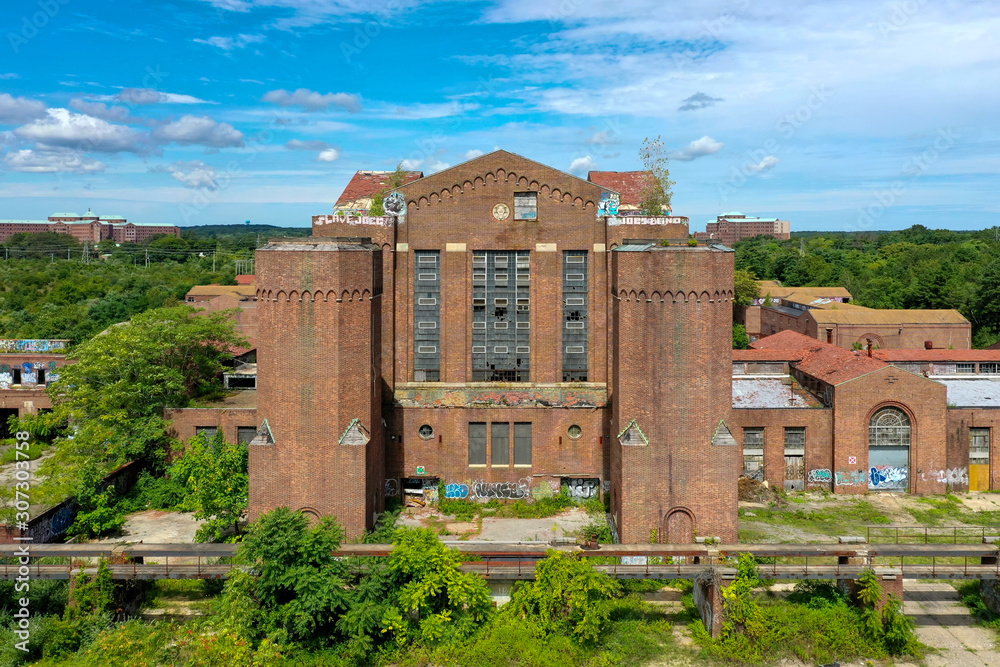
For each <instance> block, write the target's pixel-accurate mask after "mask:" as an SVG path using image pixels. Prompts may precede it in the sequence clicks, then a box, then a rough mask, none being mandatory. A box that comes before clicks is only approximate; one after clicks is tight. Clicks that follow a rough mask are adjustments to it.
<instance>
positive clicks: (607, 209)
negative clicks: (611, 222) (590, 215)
mask: <svg viewBox="0 0 1000 667" xmlns="http://www.w3.org/2000/svg"><path fill="white" fill-rule="evenodd" d="M620 201H621V197H620V196H619V195H618V194H617V193H615V192H602V193H601V201H600V203H599V204H598V205H597V217H598V218H603V217H605V216H611V217H613V216H616V215H618V204H619V202H620Z"/></svg>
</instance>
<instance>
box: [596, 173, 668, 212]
mask: <svg viewBox="0 0 1000 667" xmlns="http://www.w3.org/2000/svg"><path fill="white" fill-rule="evenodd" d="M652 178H653V174H652V172H649V171H592V172H590V173H589V174H587V180H588V181H590V182H591V183H595V184H597V185H600V186H601V187H602V188H608V189H609V190H614V191H615V192H617V193H618V194H620V195H621V201H620V203H619V206H620V207H621V206H627V207H630V208H631V207H634V208H639V207H640V206H641V205H642V200H643V195H644V194H645V190H646V187H647V185H648V184H649V182H650V181H651V180H652Z"/></svg>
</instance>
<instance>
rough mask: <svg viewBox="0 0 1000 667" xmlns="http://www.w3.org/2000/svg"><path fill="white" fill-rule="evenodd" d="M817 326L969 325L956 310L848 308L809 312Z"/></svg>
mask: <svg viewBox="0 0 1000 667" xmlns="http://www.w3.org/2000/svg"><path fill="white" fill-rule="evenodd" d="M809 316H810V317H812V318H813V319H814V320H815V321H816V323H817V324H884V325H889V326H896V325H900V324H969V320H967V319H965V317H963V316H962V314H961V313H960V312H958V311H957V310H895V309H875V308H850V309H838V310H810V311H809Z"/></svg>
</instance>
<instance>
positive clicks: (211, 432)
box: [194, 426, 219, 438]
mask: <svg viewBox="0 0 1000 667" xmlns="http://www.w3.org/2000/svg"><path fill="white" fill-rule="evenodd" d="M194 432H195V435H204V436H205V437H206V438H214V437H215V436H216V435H218V433H219V427H218V426H195V427H194Z"/></svg>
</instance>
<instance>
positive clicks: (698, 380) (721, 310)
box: [250, 151, 739, 541]
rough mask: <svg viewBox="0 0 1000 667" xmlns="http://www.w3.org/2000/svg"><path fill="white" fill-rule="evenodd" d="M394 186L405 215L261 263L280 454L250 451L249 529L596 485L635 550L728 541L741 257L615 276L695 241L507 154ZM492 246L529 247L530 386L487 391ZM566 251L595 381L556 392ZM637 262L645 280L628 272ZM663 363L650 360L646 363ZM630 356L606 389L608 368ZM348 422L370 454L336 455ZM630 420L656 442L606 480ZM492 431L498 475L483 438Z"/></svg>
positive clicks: (294, 244) (359, 221)
mask: <svg viewBox="0 0 1000 667" xmlns="http://www.w3.org/2000/svg"><path fill="white" fill-rule="evenodd" d="M398 192H400V193H402V195H403V197H404V199H405V203H406V212H405V217H401V218H400V219H398V221H397V220H396V219H394V218H391V217H386V218H364V217H362V218H356V217H355V218H352V217H345V216H338V215H322V216H315V217H314V219H313V233H314V235H315V236H314V237H313V238H312V239H299V240H293V239H288V240H282V241H275V242H272V243H270V244H269V245H268V246H266V247H265V248H263V249H261V250H259V251H258V254H257V271H256V275H257V283H256V286H257V290H258V304H257V305H258V308H257V310H258V314H257V321H258V356H257V359H258V387H259V390H258V397H259V400H258V404H257V405H258V410H257V415H258V420H259V421H264V420H267V422H268V425H269V426H270V430H271V434H272V437H273V441H274V444H263V440H267V438H262V439H259V440H257V441H255V443H258V442H259V443H260V444H253V445H252V446H251V459H250V466H251V467H250V471H251V489H250V512H251V517H256V516H259V515H260V513H262V512H264V511H267V510H268V509H270V508H272V507H276V506H278V505H287V506H290V507H292V508H293V509H302V510H306V511H313V512H315V513H316V514H319V515H323V514H334V515H336V516H338V518H340V520H341V521H342V522H343V523H344V524H345V525H346V526H347V528H348V532H349V533H350V534H351V535H356V534H358V533H359V532H360V531H361V530H362V529H364V528H365V527H370V526H371V524H372V520H373V516H374V512H377V511H378V510H380V509H381V508H382V506H383V502H384V496H385V495H394V494H396V493H400V492H401V491H402V490H403V489H404V488H407V486H406V485H409V486H412V485H413V484H427V485H432V486H433V487H434V488H436V485H437V482H438V481H441V482H445V483H446V484H447V485H449V487H448V488H449V489H451V490H450V491H449V493H452V492H453V493H455V494H457V497H506V498H515V497H517V498H520V497H532V496H540V495H544V494H546V493H549V492H551V491H552V490H555V489H556V488H558V486H559V485H560V484H562V483H564V482H563V480H565V479H567V478H570V479H577V478H584V479H587V480H590V481H589V482H588V483H589V484H599V485H600V488H601V489H602V490H605V491H607V490H610V492H611V494H612V498H613V499H614V500H613V506H614V507H615V513H616V516H617V524H618V528H619V530H620V531H621V536H622V538H623V539H628V540H636V541H647V540H649V539H650V536H651V533H652V534H655V535H658V536H659V539H660V540H661V541H666V540H667V539H668V537H670V536H673V537H674V538H675V539H676V540H677V541H691V539H692V538H693V537H694V535H695V534H697V535H703V536H704V535H719V536H720V537H722V538H724V539H726V540H735V539H736V495H735V493H736V492H735V488H736V485H735V480H736V476H737V474H738V469H739V451H738V447H737V446H735V444H722V443H723V442H731V441H730V440H728V439H727V437H726V435H725V433H723V434H722V435H719V434H718V433H717V431H721V432H725V431H726V429H725V428H724V427H722V428H721V429H720V423H721V422H723V420H725V419H727V418H728V417H729V414H730V412H731V404H730V402H729V395H730V393H731V390H730V359H729V347H730V324H731V317H732V303H731V301H732V288H733V255H732V253H730V252H725V251H716V250H712V249H709V248H707V247H702V248H687V247H686V244H685V247H683V248H680V247H671V248H660V247H656V248H654V249H652V250H650V251H648V252H642V253H628V252H620V251H616V252H612V253H611V255H614V256H618V255H622V256H623V257H624V256H628V257H625V259H623V260H620V261H621V262H622V266H623V268H622V270H621V271H622V272H621V273H620V274H618V275H616V276H614V277H613V276H612V274H611V271H612V269H611V263H612V260H611V258H610V256H609V251H611V250H613V249H614V248H616V247H618V246H621V245H623V244H624V243H625V242H626V241H627V240H631V239H685V241H686V239H687V236H688V235H687V227H686V225H684V224H679V223H678V218H676V217H672V218H671V217H663V218H643V217H639V218H635V219H629V218H625V217H623V218H603V217H598V214H597V208H598V204H599V202H600V201H601V197H602V195H605V194H606V193H607V191H606V189H605V188H602V187H601V186H599V185H597V184H595V183H591V182H588V181H584V180H582V179H578V178H575V177H573V176H571V175H569V174H566V173H563V172H560V171H557V170H554V169H552V168H550V167H546V166H544V165H542V164H539V163H537V162H533V161H531V160H527V159H525V158H523V157H520V156H517V155H513V154H511V153H507V152H504V151H497V152H495V153H491V154H488V155H484V156H482V157H481V158H478V159H475V160H472V161H470V162H467V163H465V164H463V165H459V166H458V167H455V168H452V169H448V170H445V171H443V172H439V173H437V174H434V175H432V176H429V177H427V178H423V179H420V180H417V181H414V182H412V183H408V184H406V185H404V186H402V187H400V188H399V189H398ZM523 193H529V196H530V199H531V201H532V202H533V203H534V204H535V206H536V209H535V210H536V214H535V215H534V216H533V217H528V216H524V213H523V210H524V209H523V208H522V209H521V211H522V216H524V219H517V212H518V209H517V206H518V203H517V202H518V201H521V202H523V201H524V196H525V195H524V194H523ZM516 197H520V198H521V199H516ZM522 206H523V203H522ZM348 238H353V239H354V240H353V241H348V240H346V239H348ZM359 238H360V239H370V245H369V244H368V242H363V241H359V240H358V239H359ZM335 239H340V240H335ZM647 245H648V244H647ZM424 251H431V252H434V251H436V252H437V253H438V255H437V257H438V258H439V264H438V265H436V266H437V267H438V268H437V270H438V271H439V275H438V276H435V279H439V280H440V294H439V303H440V312H439V321H438V324H437V327H436V328H437V330H438V331H439V332H440V334H439V336H440V337H439V340H438V343H437V346H436V347H435V349H437V350H439V353H440V364H439V373H440V377H439V378H438V379H436V381H434V382H426V381H418V375H417V368H416V365H417V363H416V355H417V351H416V343H415V340H416V331H417V327H416V315H415V308H416V305H415V297H414V293H415V289H416V287H415V283H416V282H417V277H416V272H417V270H418V268H417V267H418V264H417V261H416V254H415V253H417V252H424ZM498 251H503V252H517V251H521V252H522V253H526V256H527V257H528V263H529V264H530V269H527V266H526V271H527V272H528V273H530V286H529V289H530V316H529V326H528V327H525V329H526V330H527V331H525V333H524V336H525V338H524V340H525V342H526V343H527V345H524V347H526V348H530V369H527V372H530V381H517V382H506V381H505V382H495V381H491V382H486V381H477V380H476V377H478V376H477V375H476V372H477V371H475V370H474V367H475V365H476V363H481V362H477V361H476V359H475V358H474V352H473V340H475V337H476V335H477V334H476V333H475V331H476V329H474V327H473V303H472V302H473V296H472V295H473V291H474V289H476V288H475V286H474V280H473V271H474V267H475V266H477V264H476V262H477V261H481V260H480V259H477V257H482V256H483V254H484V253H488V252H498ZM566 251H572V252H574V253H577V254H578V255H583V256H585V257H586V267H587V269H586V273H585V274H584V275H585V278H586V286H587V288H586V292H585V294H586V322H587V329H586V337H585V341H586V350H587V351H586V356H585V359H586V360H587V364H586V365H587V368H586V369H585V370H584V373H583V375H584V377H581V378H579V379H578V381H573V382H564V381H563V378H564V368H563V365H564V362H563V359H564V350H565V348H566V347H567V345H565V344H564V340H570V339H569V338H565V339H564V332H566V331H567V330H569V329H571V328H572V327H568V326H564V322H565V321H566V320H565V317H567V316H566V315H565V314H564V299H563V291H564V278H565V276H564V272H565V270H566V269H565V268H564V252H566ZM633 262H640V263H641V264H642V267H641V271H640V272H639V273H634V272H632V271H631V269H627V268H625V267H627V266H630V264H631V263H633ZM511 274H512V277H511V280H513V274H514V271H513V268H512V269H511ZM581 277H582V276H581ZM567 279H568V278H567ZM574 279H575V278H574ZM526 280H528V279H526ZM612 283H614V284H615V290H614V293H615V294H617V293H618V292H619V291H621V292H623V293H624V294H625V295H626V298H633V297H631V296H629V295H631V294H632V293H633V292H634V293H635V294H638V293H639V292H642V294H643V295H646V294H649V295H650V297H649V298H650V299H653V297H654V296H655V303H654V301H652V300H651V301H649V302H648V303H647V302H646V301H645V299H646V297H645V296H643V300H642V302H641V303H639V302H637V301H636V302H632V301H630V302H628V303H629V304H630V306H629V307H627V308H626V309H625V310H624V311H619V310H618V309H619V307H620V306H619V304H620V298H619V297H615V298H612V297H611V294H612ZM526 284H527V283H526ZM668 294H671V295H676V299H677V303H674V297H670V298H667V295H668ZM635 298H637V297H635ZM662 299H666V301H665V302H664V301H662ZM685 302H686V303H685ZM612 303H613V304H614V305H612ZM613 309H614V310H615V316H614V317H612V311H613ZM525 312H527V311H525ZM647 327H652V328H647ZM498 328H499V327H498ZM512 328H513V327H512ZM519 328H520V327H519ZM480 335H481V334H480ZM565 335H567V336H568V335H569V334H565ZM518 345H519V346H520V345H522V343H520V342H519V343H518ZM429 347H430V346H429ZM574 349H575V348H574ZM660 352H662V353H663V354H664V355H666V356H664V357H663V358H662V359H659V360H658V362H656V363H654V364H653V365H650V363H649V361H650V360H649V359H648V358H644V357H645V356H646V355H652V356H653V358H654V359H656V358H657V357H658V354H659V353H660ZM667 353H669V354H667ZM421 354H423V353H421ZM567 354H568V353H567ZM581 354H582V353H581ZM625 358H627V359H628V364H627V368H626V372H625V373H624V374H622V373H621V372H620V371H621V370H622V369H621V368H620V367H616V369H615V373H618V374H617V375H615V377H616V378H618V379H617V380H613V379H612V375H613V373H612V371H611V364H613V363H615V362H616V360H620V359H625ZM682 361H683V362H684V363H681V362H682ZM705 364H707V365H708V366H709V367H710V368H711V372H706V370H705ZM716 366H717V368H716ZM437 372H438V371H435V373H437ZM479 372H480V373H482V372H483V371H481V370H480V371H479ZM421 377H424V372H422V373H421ZM651 387H655V388H656V389H655V390H654V391H653V392H652V393H651V392H650V389H651ZM619 397H621V398H619ZM692 397H694V398H692ZM619 400H624V401H625V404H624V407H622V408H619V406H618V405H617V402H618V401H619ZM693 402H697V403H698V405H699V407H698V408H697V409H696V410H692V409H691V407H690V406H691V405H692V404H693ZM619 412H620V414H618V413H619ZM613 413H615V416H614V423H615V427H614V428H612V420H613V419H612V414H613ZM355 419H359V420H360V422H361V423H362V424H363V425H364V427H365V428H366V429H367V430H368V431H369V438H370V439H369V440H368V442H367V444H365V445H346V444H340V443H339V439H340V438H341V435H342V434H344V432H345V431H347V430H349V429H350V428H351V424H352V423H353V420H355ZM383 419H384V421H385V425H386V426H385V430H384V432H383V427H382V423H383ZM632 419H636V420H637V423H638V424H639V426H640V427H641V428H642V429H647V428H648V429H649V430H648V433H649V434H650V441H649V445H648V446H646V447H644V448H643V451H642V453H641V454H640V453H638V452H636V453H635V454H626V455H625V457H624V458H625V460H626V463H625V465H624V466H620V465H619V467H618V468H617V469H616V470H617V471H616V470H613V464H612V460H611V458H612V456H613V455H614V452H615V451H619V450H621V449H622V446H621V445H619V444H617V443H618V439H617V435H618V432H619V431H620V429H619V428H618V425H619V422H621V421H622V420H632ZM470 424H471V425H473V426H470ZM479 424H482V425H484V426H483V427H482V428H484V429H485V431H486V433H487V436H486V437H485V438H484V440H483V446H484V447H485V453H484V454H482V455H484V456H485V465H484V464H483V463H482V462H481V459H480V458H479V456H480V454H479V453H478V452H480V450H479V449H476V450H475V451H476V452H477V454H476V455H475V456H473V453H472V450H473V445H472V444H471V442H470V429H472V428H475V429H479V428H480V427H479V426H478V425H479ZM529 424H530V435H529V436H527V441H525V438H524V437H523V436H524V433H525V432H526V431H525V430H524V428H521V427H526V425H529ZM494 425H495V426H494ZM508 425H509V427H508ZM519 425H520V426H519ZM422 427H423V428H422ZM621 428H625V426H624V425H622V426H621ZM494 429H496V432H495V433H494ZM478 432H479V431H478V430H477V433H478ZM479 437H480V436H478V435H476V436H475V437H474V440H475V442H476V443H479ZM497 438H503V439H497ZM713 440H714V442H715V444H714V445H713V444H712V443H713ZM525 442H527V443H528V444H525ZM502 446H506V447H507V448H508V451H507V452H503V451H502V450H500V449H499V448H500V447H502ZM383 447H384V451H383ZM476 447H479V444H476ZM523 447H527V451H529V452H530V455H529V456H530V463H526V462H525V461H527V460H528V459H525V458H524V456H525V454H524V452H525V449H523ZM519 448H522V449H519ZM505 454H506V455H505ZM470 457H472V459H474V460H473V462H472V463H471V464H470ZM518 457H521V458H520V459H519V458H518ZM644 459H648V460H644ZM620 460H621V456H620V455H619V461H620ZM706 461H707V462H708V465H706ZM671 474H672V475H675V476H676V478H675V479H674V480H669V479H666V476H669V475H671ZM653 531H655V532H653Z"/></svg>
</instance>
